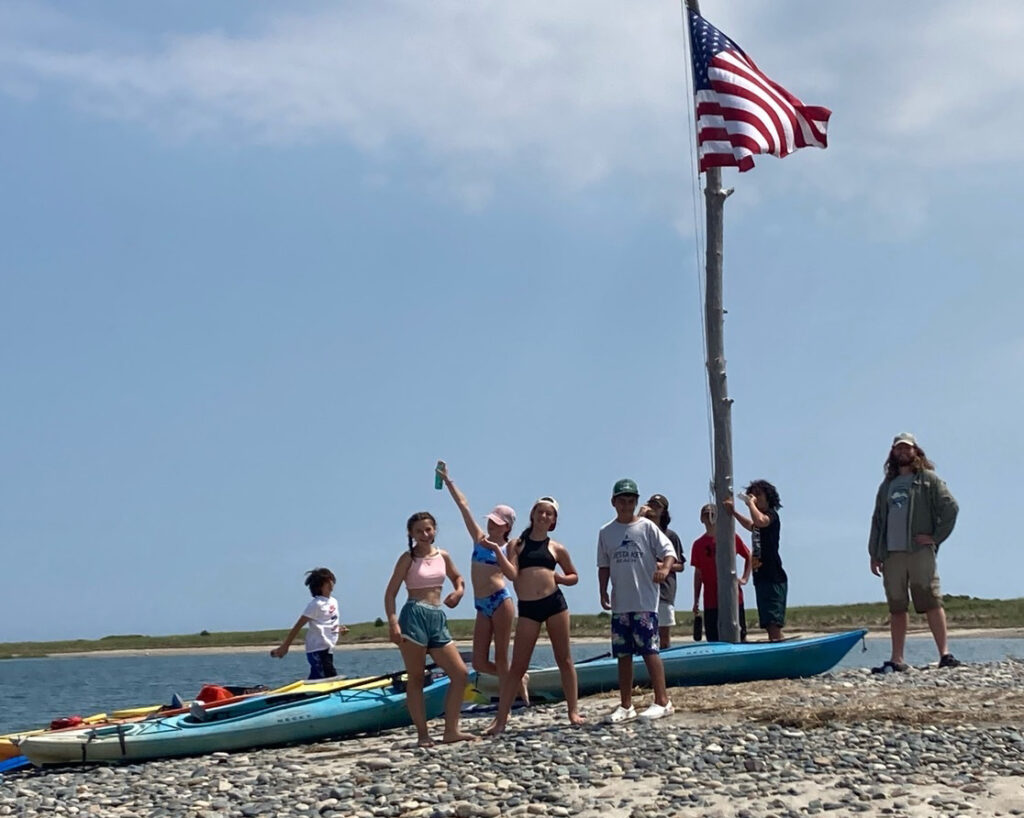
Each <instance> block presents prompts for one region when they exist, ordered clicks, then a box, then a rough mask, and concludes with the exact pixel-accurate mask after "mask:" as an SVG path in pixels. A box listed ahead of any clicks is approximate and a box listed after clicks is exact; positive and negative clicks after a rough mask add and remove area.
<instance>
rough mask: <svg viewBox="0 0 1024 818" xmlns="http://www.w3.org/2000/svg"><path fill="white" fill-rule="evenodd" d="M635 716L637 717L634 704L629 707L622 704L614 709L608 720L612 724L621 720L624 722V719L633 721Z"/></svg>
mask: <svg viewBox="0 0 1024 818" xmlns="http://www.w3.org/2000/svg"><path fill="white" fill-rule="evenodd" d="M635 718H636V708H635V707H633V706H632V705H630V706H629V707H628V708H627V707H623V706H622V705H621V704H620V705H619V706H618V707H616V708H615V710H614V711H612V712H611V713H610V714H609V715H608V721H610V722H611V723H612V724H618V723H619V722H623V721H632V720H633V719H635Z"/></svg>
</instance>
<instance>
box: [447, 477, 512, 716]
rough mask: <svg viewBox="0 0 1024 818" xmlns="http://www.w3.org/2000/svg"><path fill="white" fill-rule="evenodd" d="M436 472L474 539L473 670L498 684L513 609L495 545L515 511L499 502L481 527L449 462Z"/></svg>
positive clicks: (503, 539)
mask: <svg viewBox="0 0 1024 818" xmlns="http://www.w3.org/2000/svg"><path fill="white" fill-rule="evenodd" d="M437 473H438V475H439V476H440V477H441V480H442V481H443V482H444V484H445V485H446V486H448V491H449V492H451V495H452V499H453V500H454V501H455V505H457V506H458V507H459V511H460V512H462V519H463V521H464V522H465V523H466V531H468V532H469V537H470V539H471V540H472V541H473V557H472V560H471V562H470V579H471V581H472V585H473V607H474V608H476V621H475V622H474V623H473V670H475V671H477V672H479V673H488V674H490V675H491V676H497V677H498V680H499V687H500V684H501V682H503V681H504V679H505V675H506V674H507V673H508V666H509V661H508V648H509V644H510V643H511V641H512V622H513V620H514V619H515V615H516V609H515V605H514V604H513V602H512V593H511V592H510V591H509V587H508V585H509V583H508V582H507V581H506V579H505V574H504V573H503V572H502V570H501V566H500V565H498V558H497V556H496V555H495V553H494V549H495V548H498V549H499V550H502V549H504V548H505V546H506V544H507V543H508V537H509V534H510V533H511V531H512V526H513V525H515V522H516V513H515V511H514V510H513V509H512V508H511V507H510V506H505V505H498V506H495V507H494V510H493V511H491V513H490V514H488V515H487V530H486V531H484V529H483V528H481V527H480V524H479V523H478V522H477V521H476V519H475V518H474V517H473V512H472V511H470V508H469V502H468V501H467V500H466V495H464V494H463V493H462V492H461V491H459V489H458V488H457V487H456V485H455V483H453V482H452V479H451V477H450V476H449V475H448V466H447V465H446V464H445V463H444V461H443V460H442V461H439V462H438V467H437ZM492 640H493V641H494V661H493V662H492V661H491V658H490V652H491V641H492ZM526 682H527V677H526V676H524V677H523V681H522V682H521V683H520V685H519V688H518V691H517V693H518V696H519V698H521V699H522V700H523V702H524V703H526V704H529V703H530V698H529V695H528V694H527V691H526Z"/></svg>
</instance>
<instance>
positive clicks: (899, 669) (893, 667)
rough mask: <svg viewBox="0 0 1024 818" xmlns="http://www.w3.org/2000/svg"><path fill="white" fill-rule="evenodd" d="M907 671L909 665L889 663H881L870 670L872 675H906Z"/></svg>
mask: <svg viewBox="0 0 1024 818" xmlns="http://www.w3.org/2000/svg"><path fill="white" fill-rule="evenodd" d="M908 670H910V665H907V664H904V663H903V662H889V661H886V662H882V664H881V665H880V666H879V667H873V668H871V672H872V673H906V672H907V671H908Z"/></svg>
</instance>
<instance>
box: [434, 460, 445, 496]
mask: <svg viewBox="0 0 1024 818" xmlns="http://www.w3.org/2000/svg"><path fill="white" fill-rule="evenodd" d="M443 468H444V461H443V460H438V461H437V465H436V466H435V467H434V488H435V489H437V490H439V491H440V489H441V488H442V486H444V480H443V479H442V478H441V471H440V470H441V469H443Z"/></svg>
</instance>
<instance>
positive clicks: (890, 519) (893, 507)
mask: <svg viewBox="0 0 1024 818" xmlns="http://www.w3.org/2000/svg"><path fill="white" fill-rule="evenodd" d="M913 484H914V475H912V474H900V475H897V476H896V477H894V478H893V479H892V481H891V482H890V483H889V496H888V498H887V500H886V502H887V503H888V504H889V511H888V514H887V516H886V527H885V543H886V548H888V550H890V551H906V550H908V549H909V548H910V543H909V542H908V540H909V537H910V520H909V515H910V488H911V486H913Z"/></svg>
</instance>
